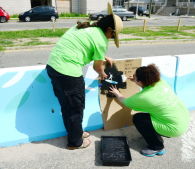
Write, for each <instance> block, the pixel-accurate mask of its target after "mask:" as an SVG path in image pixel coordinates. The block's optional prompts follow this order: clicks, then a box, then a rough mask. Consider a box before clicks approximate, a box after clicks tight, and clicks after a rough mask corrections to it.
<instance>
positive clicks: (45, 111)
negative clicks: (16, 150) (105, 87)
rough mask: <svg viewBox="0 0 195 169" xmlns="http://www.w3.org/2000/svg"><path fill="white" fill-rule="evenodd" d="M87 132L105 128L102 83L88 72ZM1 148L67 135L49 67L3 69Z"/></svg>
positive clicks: (0, 76)
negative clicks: (101, 102)
mask: <svg viewBox="0 0 195 169" xmlns="http://www.w3.org/2000/svg"><path fill="white" fill-rule="evenodd" d="M87 74H88V75H87V77H86V78H85V83H86V105H87V106H86V109H85V112H84V118H83V128H84V130H88V131H90V130H96V129H99V128H102V127H103V121H102V116H101V111H100V107H99V100H98V81H97V80H96V79H95V78H94V77H93V76H90V72H88V71H87ZM0 93H1V94H0V100H1V102H0V147H5V146H12V145H16V144H21V143H26V142H31V141H39V140H45V139H51V138H56V137H59V136H64V135H66V130H65V128H64V125H63V121H62V117H61V111H60V106H59V103H58V101H57V99H56V97H55V96H54V94H53V90H52V86H51V83H50V79H49V77H48V75H47V73H46V71H45V66H31V67H19V68H5V69H0Z"/></svg>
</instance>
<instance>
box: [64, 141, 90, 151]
mask: <svg viewBox="0 0 195 169" xmlns="http://www.w3.org/2000/svg"><path fill="white" fill-rule="evenodd" d="M90 144H91V141H90V140H89V139H84V140H83V143H82V144H81V146H79V147H72V146H67V149H69V150H75V149H82V148H87V147H89V146H90Z"/></svg>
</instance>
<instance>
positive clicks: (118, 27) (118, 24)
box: [108, 2, 123, 47]
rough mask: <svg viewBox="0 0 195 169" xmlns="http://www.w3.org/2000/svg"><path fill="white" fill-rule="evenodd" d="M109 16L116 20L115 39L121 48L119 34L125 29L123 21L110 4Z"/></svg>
mask: <svg viewBox="0 0 195 169" xmlns="http://www.w3.org/2000/svg"><path fill="white" fill-rule="evenodd" d="M108 15H113V19H114V25H115V38H114V42H115V45H116V47H119V37H118V34H119V33H120V32H121V31H122V29H123V22H122V20H121V18H120V17H119V16H117V15H115V14H114V13H113V11H112V6H111V4H110V3H109V2H108Z"/></svg>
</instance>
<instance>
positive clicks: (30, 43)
mask: <svg viewBox="0 0 195 169" xmlns="http://www.w3.org/2000/svg"><path fill="white" fill-rule="evenodd" d="M50 44H51V42H40V41H30V42H25V43H23V44H22V46H36V45H50Z"/></svg>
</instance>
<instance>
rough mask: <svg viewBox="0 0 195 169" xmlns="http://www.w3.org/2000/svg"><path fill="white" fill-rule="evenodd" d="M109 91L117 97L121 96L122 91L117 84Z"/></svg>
mask: <svg viewBox="0 0 195 169" xmlns="http://www.w3.org/2000/svg"><path fill="white" fill-rule="evenodd" d="M109 92H111V93H112V94H114V95H115V96H116V97H120V96H121V93H120V92H119V90H118V89H117V88H116V86H111V87H110V90H109Z"/></svg>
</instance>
